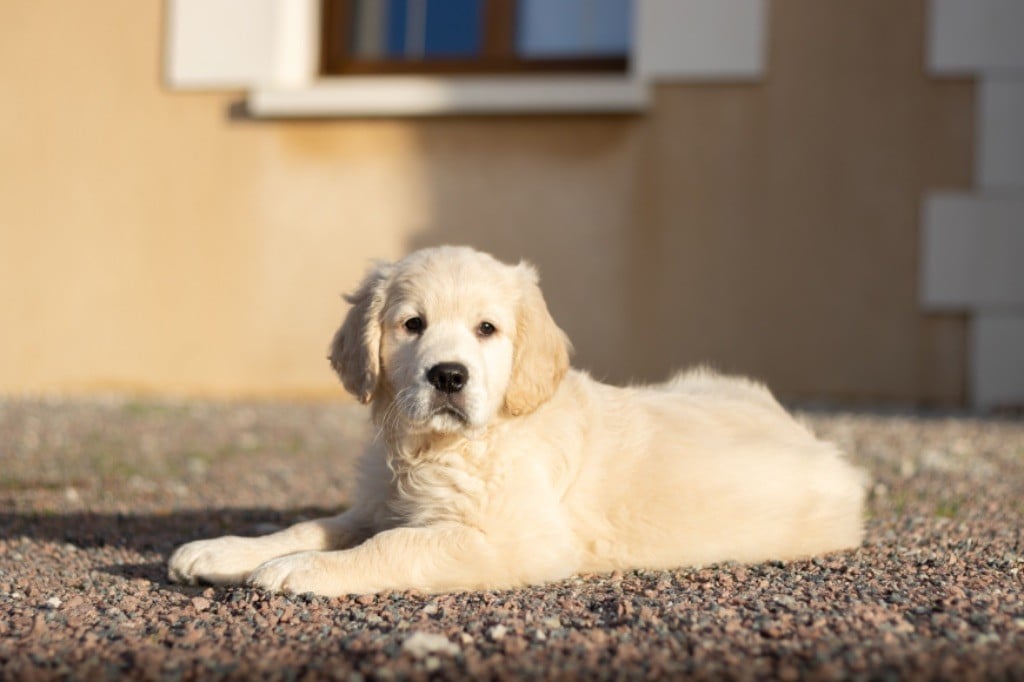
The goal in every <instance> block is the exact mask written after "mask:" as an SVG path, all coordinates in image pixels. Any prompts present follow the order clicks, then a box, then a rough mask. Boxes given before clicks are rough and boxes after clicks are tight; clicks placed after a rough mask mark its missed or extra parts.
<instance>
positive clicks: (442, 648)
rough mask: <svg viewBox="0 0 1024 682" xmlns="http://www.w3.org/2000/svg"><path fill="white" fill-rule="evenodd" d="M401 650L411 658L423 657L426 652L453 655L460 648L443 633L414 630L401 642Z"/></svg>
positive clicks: (458, 651)
mask: <svg viewBox="0 0 1024 682" xmlns="http://www.w3.org/2000/svg"><path fill="white" fill-rule="evenodd" d="M402 650H403V651H405V652H406V653H408V654H410V655H411V656H412V657H413V658H423V657H425V656H427V655H428V654H447V655H449V656H455V655H457V654H458V653H460V651H461V649H459V646H458V645H457V644H455V643H454V642H451V641H449V639H448V638H447V637H445V636H444V635H439V634H436V633H432V632H414V633H413V634H412V635H410V636H409V637H407V638H406V639H405V641H404V642H402Z"/></svg>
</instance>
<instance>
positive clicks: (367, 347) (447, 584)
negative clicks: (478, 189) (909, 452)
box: [169, 247, 863, 595]
mask: <svg viewBox="0 0 1024 682" xmlns="http://www.w3.org/2000/svg"><path fill="white" fill-rule="evenodd" d="M348 301H349V302H350V303H351V304H352V308H351V310H350V311H349V312H348V316H347V317H346V318H345V321H344V323H343V324H342V326H341V328H340V329H339V330H338V332H337V334H336V335H335V337H334V341H333V343H332V347H331V356H330V359H331V364H332V365H333V367H334V369H335V370H336V371H337V372H338V374H339V375H340V377H341V380H342V382H343V383H344V385H345V388H346V389H348V390H349V391H350V392H351V393H353V394H354V395H355V396H357V397H358V398H359V399H360V400H361V401H362V402H364V403H369V404H370V405H371V406H372V413H373V419H374V422H375V424H376V427H377V429H378V431H379V433H378V437H377V438H376V439H375V440H374V441H373V443H372V445H371V446H370V448H369V450H368V452H367V453H366V454H365V456H364V458H363V460H362V465H361V477H360V483H359V486H358V489H357V491H356V499H355V501H354V504H353V505H352V507H351V508H350V509H349V510H348V511H346V512H345V513H343V514H341V515H340V516H336V517H333V518H327V519H321V520H316V521H309V522H305V523H300V524H297V525H295V526H292V527H291V528H288V529H286V530H282V531H280V532H277V533H273V534H271V535H267V536H264V537H255V538H243V537H234V536H230V537H223V538H218V539H214V540H202V541H198V542H191V543H189V544H187V545H184V546H183V547H181V548H179V549H178V550H177V551H176V552H175V553H174V555H173V556H172V557H171V559H170V571H169V572H170V577H171V578H172V579H173V580H177V581H182V582H196V581H204V582H211V583H236V582H243V581H248V582H249V583H250V584H252V585H256V586H259V587H262V588H266V589H268V590H275V591H287V592H297V593H302V592H315V593H317V594H322V595H341V594H352V593H367V592H378V591H383V590H407V589H417V590H422V591H426V592H438V591H446V590H466V589H486V588H501V587H512V586H516V585H526V584H531V583H541V582H544V581H550V580H558V579H560V578H565V577H567V576H570V575H572V574H573V573H577V572H593V571H597V572H602V571H612V570H615V569H630V568H651V569H656V568H669V567H674V566H683V565H687V564H691V565H692V564H707V563H710V562H716V561H725V560H737V561H746V562H749V561H760V560H765V559H784V558H793V557H804V556H808V555H811V554H816V553H819V552H828V551H832V550H839V549H845V548H851V547H856V546H857V545H858V544H859V543H860V541H861V533H862V525H861V511H862V503H863V481H862V478H861V475H860V473H859V472H858V471H857V470H856V469H854V468H853V467H851V466H850V465H849V464H848V463H847V462H846V461H845V460H844V459H843V457H842V456H841V455H840V453H839V452H838V451H837V450H836V448H835V447H833V446H832V445H830V444H829V443H825V442H822V441H820V440H817V439H816V438H815V437H814V436H813V435H812V434H811V433H810V432H809V431H808V430H807V429H806V428H805V427H804V426H802V425H801V424H799V423H797V422H796V421H794V420H793V419H792V418H791V417H790V416H789V415H788V414H787V413H786V412H785V410H783V409H782V407H780V406H779V404H778V403H777V402H776V401H775V399H774V398H773V397H772V395H771V394H770V393H769V392H768V391H767V390H766V389H765V388H764V387H762V386H760V385H758V384H755V383H752V382H750V381H747V380H745V379H739V378H727V377H723V376H718V375H716V374H713V373H712V372H710V371H707V370H696V371H691V372H687V373H683V374H680V375H678V376H676V377H675V378H674V379H672V380H671V381H669V382H667V383H664V384H659V385H655V386H642V387H632V388H617V387H613V386H607V385H604V384H601V383H599V382H597V381H595V380H594V379H592V378H591V377H590V376H588V375H587V374H586V373H585V372H581V371H577V370H572V369H570V368H569V350H570V347H569V341H568V339H567V338H566V336H565V334H564V333H563V332H562V331H561V330H560V329H559V328H558V327H557V326H556V324H555V322H554V321H553V320H552V319H551V316H550V314H549V313H548V310H547V307H546V306H545V304H544V299H543V297H542V296H541V292H540V289H539V288H538V284H537V273H536V271H535V270H534V269H533V267H531V266H529V265H526V264H519V265H515V266H511V265H505V264H503V263H500V262H498V261H497V260H495V259H494V258H492V257H491V256H489V255H486V254H483V253H480V252H477V251H474V250H472V249H469V248H457V247H441V248H434V249H426V250H423V251H418V252H416V253H413V254H412V255H410V256H408V257H407V258H405V259H404V260H402V261H399V262H398V263H395V264H383V265H380V266H378V267H377V268H376V269H374V270H373V271H372V272H371V273H370V274H369V275H368V276H367V277H366V279H365V281H363V283H362V284H361V285H360V286H359V288H358V290H357V291H356V292H355V293H354V294H353V295H351V296H350V297H348Z"/></svg>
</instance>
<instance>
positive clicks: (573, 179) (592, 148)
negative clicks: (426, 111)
mask: <svg viewBox="0 0 1024 682" xmlns="http://www.w3.org/2000/svg"><path fill="white" fill-rule="evenodd" d="M641 122H642V121H641V119H639V118H637V117H633V116H586V117H565V116H563V117H536V118H531V119H527V120H525V121H524V120H523V119H512V118H498V119H445V120H436V121H427V122H424V123H423V124H422V127H421V128H420V129H419V131H420V135H421V137H420V139H421V144H422V146H423V150H422V153H423V157H424V158H425V159H428V160H429V161H428V166H427V168H426V169H425V172H426V175H427V178H428V179H427V182H428V184H429V185H430V194H431V196H432V201H433V209H434V210H433V214H432V216H431V223H430V227H429V228H428V229H427V230H425V231H423V232H420V233H417V234H415V235H413V236H412V238H411V239H410V241H409V244H408V248H409V250H415V249H419V248H424V247H428V246H436V245H440V244H463V245H468V246H472V247H474V248H477V249H480V250H483V251H487V252H489V253H491V254H493V255H494V256H495V257H497V258H498V259H500V260H502V261H505V262H510V263H515V262H518V261H520V260H526V261H529V262H530V263H532V264H533V265H535V266H536V267H537V268H538V270H539V271H540V275H541V286H542V288H543V290H544V295H545V297H546V299H547V302H548V306H549V308H550V309H551V312H552V314H553V315H554V317H555V319H556V321H557V322H558V323H559V325H560V326H562V328H563V329H565V331H566V333H568V334H569V336H570V338H572V340H573V342H574V344H575V346H576V357H575V359H574V364H575V365H576V366H578V367H583V368H586V369H589V370H591V371H593V372H594V373H595V375H597V376H599V377H602V378H607V379H610V380H615V381H625V380H629V379H631V378H634V377H636V376H637V375H638V371H637V370H638V367H637V366H636V364H635V363H631V362H629V360H628V358H627V357H625V356H624V355H623V349H624V347H625V346H626V344H627V343H628V342H629V341H630V339H631V335H630V334H628V333H627V330H626V329H625V327H624V326H623V324H622V320H623V319H625V317H626V309H627V306H628V301H629V298H630V296H629V292H628V291H626V287H627V286H628V282H629V281H630V280H629V278H628V277H626V268H627V264H626V260H627V259H626V251H627V249H628V239H629V232H630V228H631V226H632V225H633V218H632V215H631V214H632V207H633V205H634V203H635V194H636V191H637V187H636V184H637V183H636V180H635V176H634V170H635V169H636V167H637V166H638V158H637V149H638V140H639V128H640V126H641ZM499 160H500V161H499Z"/></svg>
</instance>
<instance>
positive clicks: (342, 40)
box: [321, 0, 633, 75]
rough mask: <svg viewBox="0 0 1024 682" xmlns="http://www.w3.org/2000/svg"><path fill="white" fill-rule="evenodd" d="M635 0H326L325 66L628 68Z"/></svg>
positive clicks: (455, 70) (344, 70)
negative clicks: (633, 1) (633, 0)
mask: <svg viewBox="0 0 1024 682" xmlns="http://www.w3.org/2000/svg"><path fill="white" fill-rule="evenodd" d="M632 4H633V3H632V0H323V14H322V22H321V27H322V43H321V46H322V52H321V71H322V73H323V74H325V75H345V74H398V73H402V74H411V73H412V74H415V73H419V74H486V73H496V74H497V73H574V72H613V73H614V72H624V71H626V69H627V67H628V55H629V53H630V47H631V35H632V20H633V7H632Z"/></svg>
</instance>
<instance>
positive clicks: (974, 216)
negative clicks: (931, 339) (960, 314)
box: [921, 194, 1024, 310]
mask: <svg viewBox="0 0 1024 682" xmlns="http://www.w3.org/2000/svg"><path fill="white" fill-rule="evenodd" d="M922 239H923V243H922V258H921V260H922V268H921V300H922V303H923V304H924V305H926V306H928V307H931V308H945V309H964V308H967V309H979V308H1014V309H1017V308H1019V309H1022V310H1024V197H1017V198H1014V197H998V196H978V195H960V194H936V195H932V196H930V197H928V198H927V199H926V200H925V205H924V232H923V234H922Z"/></svg>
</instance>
